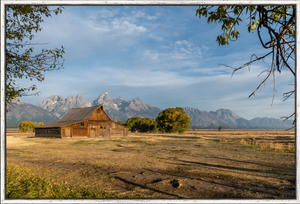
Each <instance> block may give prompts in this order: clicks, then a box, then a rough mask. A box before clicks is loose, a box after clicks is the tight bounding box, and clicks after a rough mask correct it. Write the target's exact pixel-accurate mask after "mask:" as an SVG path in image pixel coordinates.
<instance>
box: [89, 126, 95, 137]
mask: <svg viewBox="0 0 300 204" xmlns="http://www.w3.org/2000/svg"><path fill="white" fill-rule="evenodd" d="M95 136H96V128H91V129H90V137H95Z"/></svg>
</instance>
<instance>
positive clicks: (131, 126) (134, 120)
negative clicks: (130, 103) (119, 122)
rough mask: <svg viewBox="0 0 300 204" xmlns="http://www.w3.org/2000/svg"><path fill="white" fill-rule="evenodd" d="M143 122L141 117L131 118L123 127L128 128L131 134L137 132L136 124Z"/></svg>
mask: <svg viewBox="0 0 300 204" xmlns="http://www.w3.org/2000/svg"><path fill="white" fill-rule="evenodd" d="M140 120H141V118H140V117H131V118H128V119H127V121H126V122H125V123H123V125H125V126H126V127H128V130H129V131H131V132H134V131H136V127H137V125H136V123H138V122H139V121H140Z"/></svg>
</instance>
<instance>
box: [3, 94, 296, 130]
mask: <svg viewBox="0 0 300 204" xmlns="http://www.w3.org/2000/svg"><path fill="white" fill-rule="evenodd" d="M99 104H103V108H104V111H105V112H106V113H107V115H108V116H109V117H110V118H111V119H112V120H114V121H117V120H121V121H122V122H125V121H126V120H127V119H128V118H130V117H150V118H156V117H157V115H158V114H159V113H160V112H161V111H162V110H161V109H160V108H157V107H154V106H151V105H149V104H145V103H143V102H142V101H141V100H140V99H139V98H135V99H133V100H132V101H127V100H125V99H123V98H121V97H120V96H119V97H117V98H114V99H112V98H111V97H110V96H109V94H108V92H107V91H105V92H103V93H102V94H100V95H99V96H98V98H96V99H95V100H93V101H90V102H88V101H86V100H85V99H84V98H83V96H81V95H78V96H76V97H73V96H69V97H68V98H64V97H62V96H58V95H51V96H49V97H48V98H46V99H44V100H42V101H40V102H39V103H38V104H37V105H33V104H28V103H26V102H20V103H19V104H17V106H16V107H15V108H13V109H11V111H9V112H8V113H7V114H6V115H7V127H12V126H17V125H18V124H19V123H20V122H21V121H24V120H30V121H35V122H44V123H45V124H47V123H51V122H55V121H58V120H59V118H61V117H63V116H64V115H65V114H66V113H67V112H68V111H69V110H71V109H72V108H83V107H90V106H95V105H99ZM184 110H185V111H186V114H187V115H188V116H190V118H191V123H190V125H191V127H195V128H208V129H210V128H213V129H216V128H218V127H219V126H222V127H223V128H230V129H237V128H238V129H287V128H291V127H292V122H291V121H289V120H288V121H285V122H283V120H281V119H274V118H254V119H252V120H247V119H245V118H242V117H240V116H238V115H236V114H235V113H234V112H232V111H231V110H229V109H218V110H217V111H215V112H213V111H210V112H206V111H201V110H199V109H195V108H189V107H186V108H184Z"/></svg>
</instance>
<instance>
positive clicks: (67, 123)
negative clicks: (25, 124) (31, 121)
mask: <svg viewBox="0 0 300 204" xmlns="http://www.w3.org/2000/svg"><path fill="white" fill-rule="evenodd" d="M75 122H80V121H57V122H54V123H49V124H46V125H42V126H37V127H35V128H51V127H62V126H65V125H70V124H72V123H75Z"/></svg>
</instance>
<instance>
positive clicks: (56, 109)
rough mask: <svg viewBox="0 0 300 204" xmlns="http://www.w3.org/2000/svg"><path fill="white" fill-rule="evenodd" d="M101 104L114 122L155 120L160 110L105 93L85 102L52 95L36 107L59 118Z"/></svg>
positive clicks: (76, 98)
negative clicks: (72, 111)
mask: <svg viewBox="0 0 300 204" xmlns="http://www.w3.org/2000/svg"><path fill="white" fill-rule="evenodd" d="M100 104H103V107H104V111H105V112H106V113H107V115H108V116H109V117H110V118H111V119H112V120H114V121H117V120H121V121H122V122H125V121H126V120H127V119H128V118H130V117H152V118H155V117H156V116H157V115H158V113H159V112H160V111H161V109H159V108H157V107H154V106H151V105H149V104H145V103H143V102H142V101H141V100H140V99H139V98H135V99H133V100H132V101H126V100H124V99H122V98H121V97H117V98H115V99H112V98H111V97H110V96H109V94H108V92H107V91H105V92H103V93H102V94H100V96H98V98H97V99H95V100H94V101H91V102H87V101H86V100H85V99H84V98H83V97H82V96H81V95H78V96H76V97H73V96H69V97H68V98H66V99H64V98H63V97H62V96H58V95H56V96H55V95H52V96H50V97H48V98H46V99H44V100H42V101H40V102H39V103H38V104H37V106H39V107H41V108H43V109H45V110H47V111H49V112H51V113H52V114H53V115H55V116H57V117H59V118H61V117H62V116H64V115H65V114H66V113H67V112H68V111H69V110H71V109H72V108H83V107H90V106H95V105H100Z"/></svg>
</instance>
